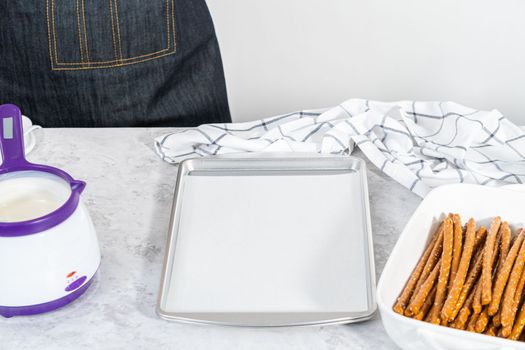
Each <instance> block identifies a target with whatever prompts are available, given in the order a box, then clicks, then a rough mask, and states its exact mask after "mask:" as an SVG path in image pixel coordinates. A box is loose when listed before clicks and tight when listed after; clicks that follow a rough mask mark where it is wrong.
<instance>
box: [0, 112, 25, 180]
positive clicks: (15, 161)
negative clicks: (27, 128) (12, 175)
mask: <svg viewBox="0 0 525 350" xmlns="http://www.w3.org/2000/svg"><path fill="white" fill-rule="evenodd" d="M0 151H1V152H2V158H3V163H2V165H0V171H2V170H7V169H9V168H13V167H17V166H20V165H24V164H27V160H26V159H25V153H24V130H23V128H22V113H21V112H20V109H19V108H18V107H17V106H15V105H12V104H5V105H1V106H0Z"/></svg>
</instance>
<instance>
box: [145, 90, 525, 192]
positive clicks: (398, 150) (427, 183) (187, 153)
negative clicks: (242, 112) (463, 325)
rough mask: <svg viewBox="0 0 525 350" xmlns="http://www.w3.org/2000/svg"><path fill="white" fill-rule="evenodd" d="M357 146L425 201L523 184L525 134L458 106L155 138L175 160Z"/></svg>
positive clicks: (373, 104) (300, 116)
mask: <svg viewBox="0 0 525 350" xmlns="http://www.w3.org/2000/svg"><path fill="white" fill-rule="evenodd" d="M355 145H357V146H358V147H359V148H360V149H361V151H362V152H363V153H364V154H365V156H366V157H368V159H369V160H370V161H371V162H372V163H373V164H375V165H376V166H377V167H378V168H379V169H381V171H383V172H384V173H386V174H387V175H389V176H390V177H392V178H393V179H395V180H396V181H398V182H399V183H401V184H402V185H403V186H405V187H407V188H408V189H410V190H411V191H413V192H414V193H416V194H418V195H419V196H421V197H424V196H425V195H426V194H427V193H428V191H429V190H430V189H432V188H434V187H436V186H439V185H442V184H448V183H460V182H464V183H474V184H482V185H490V186H497V185H503V184H513V183H523V182H524V181H525V133H524V132H523V130H521V129H520V128H519V127H518V126H516V125H515V124H513V123H512V122H510V121H509V120H508V119H507V118H505V117H503V115H502V114H501V113H500V112H498V111H497V110H492V111H481V110H476V109H473V108H469V107H465V106H462V105H460V104H457V103H454V102H416V101H400V102H391V103H390V102H377V101H369V100H363V99H351V100H348V101H346V102H344V103H342V104H340V105H339V106H337V107H333V108H330V109H327V110H324V111H301V112H296V113H291V114H286V115H281V116H277V117H273V118H267V119H262V120H259V121H254V122H247V123H236V124H235V123H234V124H209V125H201V126H199V127H198V128H195V129H186V130H182V131H178V132H174V133H170V134H167V135H163V136H161V137H158V138H157V139H155V149H156V151H157V153H158V154H159V156H160V157H161V158H162V159H163V160H165V161H167V162H170V163H178V162H180V161H182V160H184V159H186V158H195V157H202V156H208V155H217V154H226V153H234V152H320V153H330V154H342V155H347V154H350V153H351V152H352V150H353V148H354V146H355Z"/></svg>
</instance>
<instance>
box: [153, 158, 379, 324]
mask: <svg viewBox="0 0 525 350" xmlns="http://www.w3.org/2000/svg"><path fill="white" fill-rule="evenodd" d="M373 256H374V255H373V252H372V235H371V224H370V212H369V204H368V190H367V182H366V169H365V163H364V162H363V161H362V160H360V159H358V158H353V157H342V156H341V157H340V156H337V157H336V156H326V157H323V156H319V155H315V156H311V157H304V156H294V157H290V156H287V157H285V156H280V157H262V156H260V157H253V156H252V157H248V158H247V157H239V158H231V157H230V158H203V159H193V160H187V161H184V162H183V163H182V164H181V165H180V167H179V174H178V178H177V185H176V189H175V196H174V202H173V209H172V218H171V223H170V230H169V237H168V248H167V251H166V258H165V264H164V270H163V274H162V281H161V288H160V293H159V300H158V305H157V312H158V314H159V315H160V316H161V317H163V318H165V319H170V320H179V321H188V322H200V323H213V324H224V325H237V326H291V325H313V324H329V323H350V322H357V321H362V320H366V319H368V318H370V317H371V316H372V314H373V313H374V311H375V308H376V302H375V273H374V261H373Z"/></svg>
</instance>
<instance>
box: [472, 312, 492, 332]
mask: <svg viewBox="0 0 525 350" xmlns="http://www.w3.org/2000/svg"><path fill="white" fill-rule="evenodd" d="M488 324H489V314H488V313H487V307H486V306H485V307H484V308H483V310H482V311H481V312H480V314H479V316H478V319H477V320H476V326H475V330H476V332H477V333H483V332H484V331H485V328H487V325H488Z"/></svg>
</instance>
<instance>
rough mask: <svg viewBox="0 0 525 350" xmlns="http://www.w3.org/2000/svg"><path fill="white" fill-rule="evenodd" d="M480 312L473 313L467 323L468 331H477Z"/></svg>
mask: <svg viewBox="0 0 525 350" xmlns="http://www.w3.org/2000/svg"><path fill="white" fill-rule="evenodd" d="M478 317H479V314H472V315H471V316H470V318H469V320H468V323H467V331H470V332H475V331H476V322H477V321H478Z"/></svg>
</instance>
